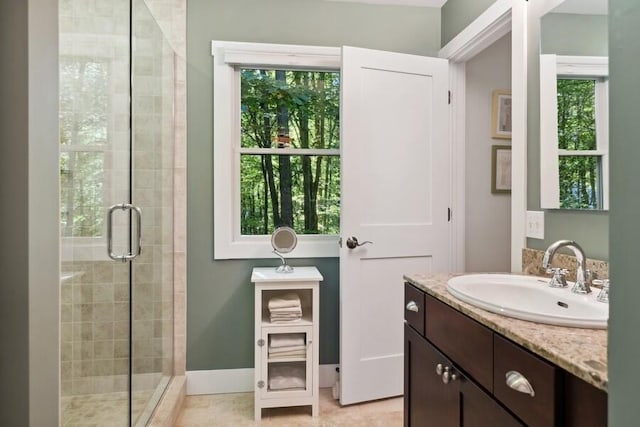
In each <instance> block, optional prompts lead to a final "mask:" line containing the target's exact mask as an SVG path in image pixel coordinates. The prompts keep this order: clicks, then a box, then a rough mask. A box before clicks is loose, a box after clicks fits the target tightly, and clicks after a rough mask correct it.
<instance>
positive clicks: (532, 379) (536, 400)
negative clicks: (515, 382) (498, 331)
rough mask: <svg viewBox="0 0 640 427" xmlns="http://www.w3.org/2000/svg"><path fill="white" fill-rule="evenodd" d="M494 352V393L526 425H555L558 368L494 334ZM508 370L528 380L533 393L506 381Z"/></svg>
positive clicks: (558, 378)
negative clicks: (521, 390) (514, 386)
mask: <svg viewBox="0 0 640 427" xmlns="http://www.w3.org/2000/svg"><path fill="white" fill-rule="evenodd" d="M494 355H495V365H494V389H493V394H494V396H495V397H496V398H497V399H498V400H500V401H501V402H502V403H503V404H504V405H505V406H507V407H508V408H509V409H511V411H513V413H514V414H516V415H517V416H518V417H520V419H522V421H524V422H525V423H526V424H527V425H529V426H532V427H537V426H554V425H557V424H556V423H557V421H558V416H559V413H558V408H559V405H558V399H559V398H560V392H559V389H558V387H559V386H560V370H559V369H558V368H557V367H555V366H553V365H551V364H549V363H547V362H546V361H544V360H542V359H540V358H538V357H537V356H535V355H533V354H531V353H529V352H528V351H527V350H525V349H523V348H520V347H518V346H517V345H515V344H513V343H512V342H510V341H508V340H506V339H504V338H502V337H500V336H498V335H496V336H495V339H494ZM511 371H515V372H517V373H520V374H521V375H522V376H524V377H525V378H526V379H527V380H528V381H529V383H530V385H531V387H532V388H533V392H534V395H533V396H531V395H530V394H528V393H524V392H520V391H517V390H514V389H513V388H511V387H509V386H508V385H507V379H506V376H507V373H508V372H511Z"/></svg>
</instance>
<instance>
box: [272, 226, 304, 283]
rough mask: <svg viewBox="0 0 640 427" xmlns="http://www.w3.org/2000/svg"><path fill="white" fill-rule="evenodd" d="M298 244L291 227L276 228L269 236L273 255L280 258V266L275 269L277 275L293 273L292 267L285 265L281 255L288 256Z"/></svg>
mask: <svg viewBox="0 0 640 427" xmlns="http://www.w3.org/2000/svg"><path fill="white" fill-rule="evenodd" d="M297 244H298V236H297V235H296V232H295V231H294V230H293V228H291V227H278V228H276V229H275V230H274V231H273V234H272V235H271V246H272V247H273V253H274V254H276V255H278V256H279V257H280V260H281V261H282V264H281V265H280V266H278V268H276V272H277V273H293V267H291V266H290V265H287V263H286V261H285V259H284V256H282V255H283V254H288V253H289V252H291V251H292V250H294V249H295V247H296V245H297Z"/></svg>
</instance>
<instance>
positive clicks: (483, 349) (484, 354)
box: [425, 295, 493, 391]
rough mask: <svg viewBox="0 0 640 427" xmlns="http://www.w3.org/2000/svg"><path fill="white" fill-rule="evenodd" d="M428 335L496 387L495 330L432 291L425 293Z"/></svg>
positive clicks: (483, 381)
mask: <svg viewBox="0 0 640 427" xmlns="http://www.w3.org/2000/svg"><path fill="white" fill-rule="evenodd" d="M425 313H426V314H425V316H426V317H425V336H426V337H427V339H429V340H430V341H431V342H432V343H433V344H435V345H436V347H438V348H439V349H440V351H442V352H443V353H444V354H446V355H447V356H448V357H450V358H451V360H452V361H453V363H455V364H456V365H458V366H459V367H460V368H461V369H462V370H464V371H465V372H467V373H468V374H469V375H470V376H471V377H473V379H474V380H475V381H477V382H478V383H479V384H480V385H482V386H483V387H484V388H486V389H487V390H489V391H492V390H493V332H492V331H491V330H490V329H488V328H486V327H484V326H482V325H481V324H479V323H478V322H476V321H475V320H473V319H471V318H469V317H467V316H465V315H464V314H462V313H460V312H458V311H457V310H455V309H453V308H451V307H449V306H448V305H446V304H444V303H442V302H440V301H438V300H437V299H435V298H434V297H432V296H430V295H425Z"/></svg>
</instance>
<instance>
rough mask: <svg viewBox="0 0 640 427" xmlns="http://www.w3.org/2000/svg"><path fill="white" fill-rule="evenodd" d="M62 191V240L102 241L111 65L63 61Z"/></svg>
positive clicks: (63, 58)
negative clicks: (87, 239)
mask: <svg viewBox="0 0 640 427" xmlns="http://www.w3.org/2000/svg"><path fill="white" fill-rule="evenodd" d="M60 85H61V87H60V188H61V195H60V196H61V203H60V206H61V212H60V220H61V228H62V236H63V237H74V238H77V237H100V236H102V234H103V228H104V224H103V223H104V204H105V201H104V197H105V195H104V169H105V150H106V149H107V147H108V145H107V144H108V135H107V124H108V123H109V120H108V119H109V64H108V62H107V61H105V60H100V59H95V58H89V57H80V56H61V57H60Z"/></svg>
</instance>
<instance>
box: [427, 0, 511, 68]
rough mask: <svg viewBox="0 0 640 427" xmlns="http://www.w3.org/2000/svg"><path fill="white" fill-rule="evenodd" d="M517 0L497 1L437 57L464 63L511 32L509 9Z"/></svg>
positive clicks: (441, 50)
mask: <svg viewBox="0 0 640 427" xmlns="http://www.w3.org/2000/svg"><path fill="white" fill-rule="evenodd" d="M514 1H518V0H497V1H496V2H495V3H493V4H492V5H491V6H489V8H488V9H487V10H486V11H484V12H483V13H482V14H481V15H480V16H478V17H477V18H476V19H475V20H474V21H473V22H471V23H470V24H469V25H468V26H467V27H466V28H465V29H464V30H462V31H461V32H460V33H459V34H458V35H457V36H455V37H454V38H453V39H452V40H451V41H450V42H449V43H447V44H446V45H445V46H444V47H443V48H442V49H440V52H438V56H439V57H440V58H446V59H448V60H449V61H453V62H466V61H468V60H469V59H471V58H473V57H474V56H476V55H477V54H478V53H480V52H482V51H483V50H484V49H486V48H487V47H489V46H491V45H492V44H493V43H494V42H495V41H496V40H498V39H500V38H501V37H502V36H504V35H505V34H507V33H509V31H511V7H512V3H513V2H514Z"/></svg>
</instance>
